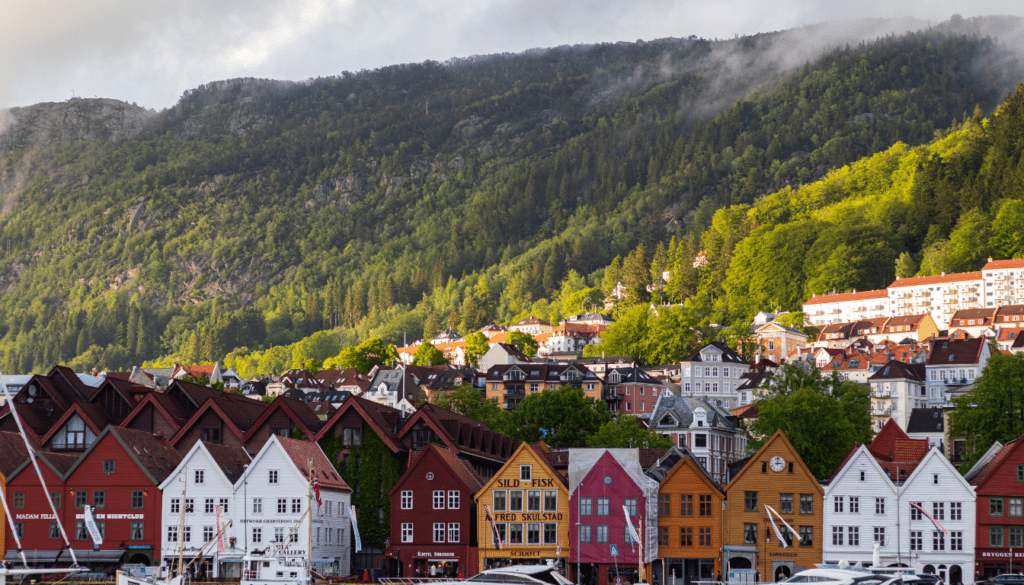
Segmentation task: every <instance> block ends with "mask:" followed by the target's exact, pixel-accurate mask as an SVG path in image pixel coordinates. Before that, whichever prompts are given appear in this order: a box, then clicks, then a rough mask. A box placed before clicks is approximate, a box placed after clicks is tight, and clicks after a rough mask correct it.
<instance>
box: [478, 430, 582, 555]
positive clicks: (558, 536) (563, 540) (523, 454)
mask: <svg viewBox="0 0 1024 585" xmlns="http://www.w3.org/2000/svg"><path fill="white" fill-rule="evenodd" d="M474 499H475V500H476V503H477V511H478V512H477V522H478V532H477V535H478V539H479V549H480V550H479V555H480V564H479V567H480V568H481V569H490V568H493V567H496V566H503V565H519V564H539V563H546V562H548V561H549V560H550V561H552V562H554V563H555V564H557V565H558V566H559V567H560V568H561V570H562V574H563V575H564V574H566V573H565V569H566V561H567V560H568V558H569V524H570V520H569V490H568V486H567V483H566V478H565V476H564V475H562V474H561V473H559V472H558V471H557V470H556V469H555V468H554V466H552V465H551V463H550V462H549V461H548V460H547V458H546V456H545V454H544V453H543V452H542V451H541V449H540V448H538V447H536V446H533V445H530V444H528V443H522V444H520V445H519V448H518V449H516V451H515V453H514V454H513V455H512V457H510V458H509V460H508V462H507V463H506V464H505V465H504V467H502V468H501V469H500V470H498V472H497V473H495V474H494V477H492V478H490V480H489V481H488V482H487V483H486V484H485V485H484V487H483V489H481V490H480V491H479V492H477V494H476V496H475V497H474ZM484 506H489V507H490V509H491V512H492V514H493V515H494V522H495V528H496V530H495V529H492V527H491V525H490V522H489V521H488V519H487V512H486V509H485V508H484ZM495 533H497V535H498V537H499V538H500V541H501V543H502V548H501V549H500V550H499V549H498V548H497V546H498V543H497V541H496V539H495Z"/></svg>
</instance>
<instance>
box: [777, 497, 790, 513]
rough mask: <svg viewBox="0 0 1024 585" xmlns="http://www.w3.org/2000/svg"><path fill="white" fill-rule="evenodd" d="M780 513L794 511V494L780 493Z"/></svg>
mask: <svg viewBox="0 0 1024 585" xmlns="http://www.w3.org/2000/svg"><path fill="white" fill-rule="evenodd" d="M779 513H780V514H792V513H793V494H779Z"/></svg>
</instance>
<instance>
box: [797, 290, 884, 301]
mask: <svg viewBox="0 0 1024 585" xmlns="http://www.w3.org/2000/svg"><path fill="white" fill-rule="evenodd" d="M888 296H889V293H888V292H887V291H886V290H885V289H884V288H883V289H881V290H867V291H862V292H848V293H839V294H832V295H818V296H814V297H811V298H810V299H808V300H807V301H806V302H804V304H805V305H823V304H826V303H843V302H846V301H861V300H868V299H884V298H886V297H888Z"/></svg>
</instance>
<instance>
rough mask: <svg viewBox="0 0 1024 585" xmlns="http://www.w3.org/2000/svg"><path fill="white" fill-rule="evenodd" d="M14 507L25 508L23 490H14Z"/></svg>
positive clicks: (16, 508) (17, 508)
mask: <svg viewBox="0 0 1024 585" xmlns="http://www.w3.org/2000/svg"><path fill="white" fill-rule="evenodd" d="M83 505H84V504H83ZM14 509H15V510H23V509H25V492H14Z"/></svg>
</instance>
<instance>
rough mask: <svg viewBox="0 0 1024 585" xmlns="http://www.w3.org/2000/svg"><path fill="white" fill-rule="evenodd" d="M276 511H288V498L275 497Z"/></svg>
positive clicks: (285, 512)
mask: <svg viewBox="0 0 1024 585" xmlns="http://www.w3.org/2000/svg"><path fill="white" fill-rule="evenodd" d="M277 513H278V514H287V513H288V498H277Z"/></svg>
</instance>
